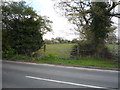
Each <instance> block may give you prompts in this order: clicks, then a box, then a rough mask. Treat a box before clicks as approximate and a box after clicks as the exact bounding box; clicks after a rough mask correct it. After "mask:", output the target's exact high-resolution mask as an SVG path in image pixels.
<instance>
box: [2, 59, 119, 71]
mask: <svg viewBox="0 0 120 90" xmlns="http://www.w3.org/2000/svg"><path fill="white" fill-rule="evenodd" d="M3 61H5V62H11V63H20V64H30V65H42V66H50V67H60V68H68V69H78V70H88V71H102V72H117V73H118V71H116V70H101V69H90V68H83V67H72V66H62V65H53V64H43V63H42V64H40V63H29V62H18V61H7V60H3Z"/></svg>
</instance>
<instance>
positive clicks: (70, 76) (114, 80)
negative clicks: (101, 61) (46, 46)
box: [2, 61, 118, 89]
mask: <svg viewBox="0 0 120 90" xmlns="http://www.w3.org/2000/svg"><path fill="white" fill-rule="evenodd" d="M2 70H3V72H2V86H3V88H107V89H117V88H118V71H112V70H98V69H87V68H80V67H69V66H60V65H50V64H35V63H23V62H15V61H14V62H13V61H2Z"/></svg>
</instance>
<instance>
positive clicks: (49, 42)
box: [44, 37, 79, 44]
mask: <svg viewBox="0 0 120 90" xmlns="http://www.w3.org/2000/svg"><path fill="white" fill-rule="evenodd" d="M44 42H45V43H46V44H59V43H78V42H79V40H78V39H73V40H67V39H63V38H60V37H57V38H52V39H51V40H48V39H45V40H44Z"/></svg>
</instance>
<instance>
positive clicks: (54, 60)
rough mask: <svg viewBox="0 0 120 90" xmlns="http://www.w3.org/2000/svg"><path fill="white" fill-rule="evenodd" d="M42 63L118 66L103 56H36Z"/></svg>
mask: <svg viewBox="0 0 120 90" xmlns="http://www.w3.org/2000/svg"><path fill="white" fill-rule="evenodd" d="M35 60H37V61H38V62H41V63H53V64H63V65H80V66H96V67H106V68H117V67H118V64H117V62H114V61H108V60H104V59H101V58H78V59H77V58H57V57H43V58H36V59H35Z"/></svg>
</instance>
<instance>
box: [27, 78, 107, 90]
mask: <svg viewBox="0 0 120 90" xmlns="http://www.w3.org/2000/svg"><path fill="white" fill-rule="evenodd" d="M26 77H27V78H31V79H36V80H43V81H49V82H56V83H63V84H69V85H75V86H83V87H89V88H104V89H105V87H99V86H93V85H85V84H79V83H72V82H65V81H59V80H53V79H45V78H39V77H33V76H26Z"/></svg>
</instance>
